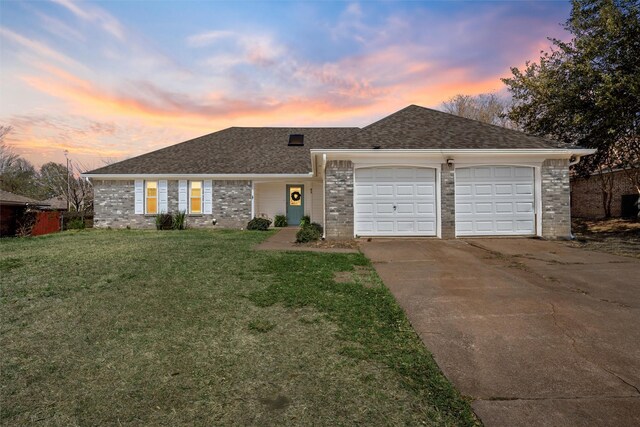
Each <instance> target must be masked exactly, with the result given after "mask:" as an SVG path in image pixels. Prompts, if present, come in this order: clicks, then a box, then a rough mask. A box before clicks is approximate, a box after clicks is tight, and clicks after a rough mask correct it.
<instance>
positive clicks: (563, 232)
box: [541, 159, 571, 239]
mask: <svg viewBox="0 0 640 427" xmlns="http://www.w3.org/2000/svg"><path fill="white" fill-rule="evenodd" d="M541 175H542V236H543V237H546V238H550V239H566V238H569V237H571V206H570V194H569V161H568V160H558V159H549V160H545V161H544V162H543V163H542V168H541Z"/></svg>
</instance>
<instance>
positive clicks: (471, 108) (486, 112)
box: [442, 93, 515, 128]
mask: <svg viewBox="0 0 640 427" xmlns="http://www.w3.org/2000/svg"><path fill="white" fill-rule="evenodd" d="M442 108H443V109H444V111H446V112H447V113H451V114H455V115H457V116H461V117H466V118H468V119H473V120H478V121H481V122H484V123H490V124H492V125H497V126H502V127H506V128H513V127H515V126H514V124H513V123H512V122H511V121H510V120H509V118H508V117H507V111H508V109H509V103H508V102H506V101H504V100H502V99H500V98H499V97H498V96H497V95H495V94H493V93H483V94H480V95H477V96H471V95H462V94H458V95H456V96H454V97H452V98H450V99H449V100H448V101H445V102H443V103H442Z"/></svg>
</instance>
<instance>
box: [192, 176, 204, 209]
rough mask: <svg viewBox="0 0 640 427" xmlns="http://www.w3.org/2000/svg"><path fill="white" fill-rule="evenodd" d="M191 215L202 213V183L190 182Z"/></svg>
mask: <svg viewBox="0 0 640 427" xmlns="http://www.w3.org/2000/svg"><path fill="white" fill-rule="evenodd" d="M189 213H191V214H201V213H202V181H189Z"/></svg>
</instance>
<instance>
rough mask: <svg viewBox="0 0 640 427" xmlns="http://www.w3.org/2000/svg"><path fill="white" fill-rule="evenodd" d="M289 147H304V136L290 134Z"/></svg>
mask: <svg viewBox="0 0 640 427" xmlns="http://www.w3.org/2000/svg"><path fill="white" fill-rule="evenodd" d="M289 145H290V146H296V147H301V146H303V145H304V135H300V134H292V135H289Z"/></svg>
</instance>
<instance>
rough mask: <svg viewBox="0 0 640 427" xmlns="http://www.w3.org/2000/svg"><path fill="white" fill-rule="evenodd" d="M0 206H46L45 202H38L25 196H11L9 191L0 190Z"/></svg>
mask: <svg viewBox="0 0 640 427" xmlns="http://www.w3.org/2000/svg"><path fill="white" fill-rule="evenodd" d="M0 204H3V205H20V206H25V205H37V206H46V205H47V203H46V202H40V201H38V200H35V199H31V198H29V197H26V196H21V195H19V194H13V193H11V192H9V191H4V190H0Z"/></svg>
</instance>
